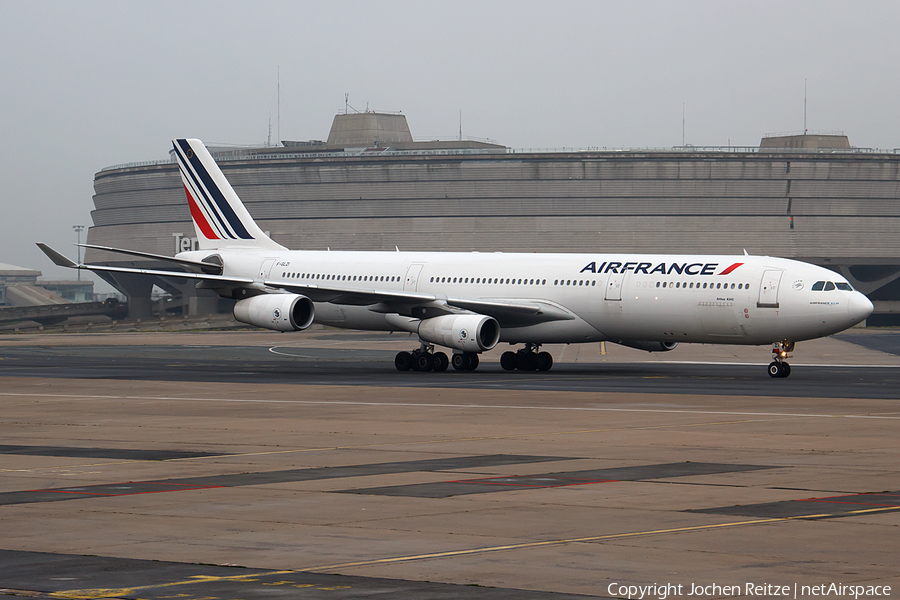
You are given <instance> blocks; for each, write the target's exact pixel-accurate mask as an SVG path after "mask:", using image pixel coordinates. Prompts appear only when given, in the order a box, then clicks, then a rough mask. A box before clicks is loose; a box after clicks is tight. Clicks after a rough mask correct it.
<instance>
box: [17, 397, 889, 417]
mask: <svg viewBox="0 0 900 600" xmlns="http://www.w3.org/2000/svg"><path fill="white" fill-rule="evenodd" d="M0 396H19V397H27V398H93V399H98V400H152V401H160V400H167V401H173V402H235V403H245V404H302V405H336V406H391V407H399V408H462V409H473V408H481V409H487V410H547V411H581V412H624V413H628V412H634V413H661V414H684V415H737V416H750V417H809V418H818V419H833V418H853V419H892V420H900V416H884V415H853V414H850V415H837V414H817V413H808V414H804V413H776V412H738V411H720V410H679V409H662V408H602V407H597V406H520V405H515V404H508V405H505V404H439V403H435V404H429V403H427V402H363V401H359V400H266V399H260V398H188V397H182V396H103V395H96V394H35V393H25V392H0Z"/></svg>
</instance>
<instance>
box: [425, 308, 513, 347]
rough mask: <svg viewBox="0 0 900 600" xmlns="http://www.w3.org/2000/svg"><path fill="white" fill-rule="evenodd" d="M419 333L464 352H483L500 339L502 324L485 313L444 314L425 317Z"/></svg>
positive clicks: (435, 342) (434, 342)
mask: <svg viewBox="0 0 900 600" xmlns="http://www.w3.org/2000/svg"><path fill="white" fill-rule="evenodd" d="M417 333H418V334H419V337H420V338H422V339H423V340H425V341H426V342H431V343H432V344H438V345H440V346H446V347H448V348H455V349H456V350H462V351H463V352H483V351H485V350H490V349H491V348H493V347H494V346H496V345H497V342H499V341H500V324H499V323H497V321H496V320H495V319H494V318H493V317H488V316H485V315H443V316H440V317H431V318H430V319H423V320H422V322H421V323H419V327H418V330H417Z"/></svg>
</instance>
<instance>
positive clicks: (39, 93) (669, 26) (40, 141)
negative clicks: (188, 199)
mask: <svg viewBox="0 0 900 600" xmlns="http://www.w3.org/2000/svg"><path fill="white" fill-rule="evenodd" d="M0 9H2V13H0V14H2V19H0V67H2V68H0V77H2V84H0V85H2V87H0V108H2V110H0V138H2V147H0V148H2V149H0V152H2V154H0V182H2V188H0V189H2V192H0V193H2V200H0V202H2V206H3V216H4V218H3V226H2V229H0V232H2V233H0V262H5V263H11V264H16V265H20V266H25V267H30V268H36V269H39V270H41V271H43V272H44V274H45V276H48V277H65V276H68V275H73V273H72V272H71V271H65V270H63V269H57V268H55V267H53V265H51V264H50V262H49V261H48V260H47V259H46V258H45V257H44V256H43V255H42V254H41V253H40V251H38V250H37V248H36V247H35V246H34V242H36V241H45V242H48V243H50V244H52V245H55V246H56V247H57V248H59V249H60V250H62V251H63V252H65V253H66V254H68V255H70V256H73V257H74V256H75V249H74V248H73V247H72V246H71V244H73V243H74V242H75V233H74V231H73V230H72V225H75V224H83V225H87V226H89V225H91V217H90V211H91V209H92V208H93V204H92V200H91V196H92V194H93V187H92V185H93V176H94V173H96V172H97V171H99V170H100V169H101V168H103V167H105V166H110V165H114V164H119V163H125V162H131V161H142V160H154V159H161V158H166V157H167V156H168V151H169V148H170V147H171V139H172V138H175V137H199V138H200V139H202V140H204V141H205V142H207V143H210V144H212V143H227V144H260V143H264V142H265V141H266V138H267V135H268V127H269V120H270V119H271V121H272V128H273V134H272V135H273V139H275V137H276V135H277V131H276V128H277V122H276V117H277V93H276V86H277V77H278V71H279V68H280V73H281V138H282V139H287V140H307V139H320V140H324V139H325V138H326V137H327V135H328V130H329V128H330V126H331V121H332V118H333V115H334V114H335V113H336V112H339V111H342V110H343V107H344V93H345V92H346V93H349V94H350V104H351V105H352V106H353V107H355V108H356V109H359V110H365V108H366V107H367V106H368V108H369V109H371V110H377V111H402V112H403V113H404V114H405V115H406V117H407V119H408V122H409V126H410V129H411V130H412V134H413V136H414V137H417V138H419V137H431V138H434V137H443V138H453V137H455V136H456V135H458V131H459V118H460V111H462V121H463V134H464V135H467V136H475V137H480V138H491V139H493V140H496V141H498V142H499V143H502V144H505V145H508V146H511V147H515V148H552V147H563V146H565V147H589V146H601V147H604V146H605V147H619V148H621V147H670V146H674V145H680V144H681V142H682V111H684V114H685V120H686V133H685V141H686V142H687V143H689V144H694V145H726V144H728V143H731V144H732V145H757V144H758V143H759V139H760V137H762V135H763V134H765V133H770V132H789V131H799V130H802V128H803V94H804V80H806V81H807V89H808V98H809V100H808V127H809V129H810V130H829V131H835V130H836V131H845V132H846V133H847V135H849V136H850V143H851V144H853V145H854V146H862V147H877V148H894V147H900V122H898V119H897V117H896V113H897V111H898V109H900V75H898V70H897V64H898V56H900V34H898V28H900V3H898V2H896V1H894V0H889V1H882V2H835V1H827V0H816V1H809V2H789V1H786V0H781V1H771V2H753V1H748V0H744V1H742V2H722V1H720V0H716V1H708V2H706V1H705V2H691V1H687V0H681V1H677V2H676V1H658V2H650V1H647V2H644V1H635V0H628V1H623V0H618V1H615V2H603V1H583V2H576V1H569V2H567V1H565V0H556V1H554V2H549V1H542V2H528V1H523V0H515V1H500V0H480V1H477V2H459V1H454V2H449V1H444V2H429V1H423V0H417V1H414V2H388V1H383V2H381V1H373V0H370V1H366V2H351V1H334V0H332V1H327V2H299V1H290V2H279V1H268V2H246V1H241V2H223V1H217V2H211V1H207V2H189V1H183V0H181V1H178V2H164V1H155V2H122V1H116V2H92V1H86V0H80V1H79V2H62V1H57V2H42V1H29V2H11V1H4V0H0ZM82 239H83V238H82Z"/></svg>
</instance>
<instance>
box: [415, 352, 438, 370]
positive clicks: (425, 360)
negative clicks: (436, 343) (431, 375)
mask: <svg viewBox="0 0 900 600" xmlns="http://www.w3.org/2000/svg"><path fill="white" fill-rule="evenodd" d="M413 360H414V362H413V370H414V371H430V370H431V369H433V368H434V355H433V354H429V353H428V352H421V353H419V354H418V355H417V356H415V357H414V359H413Z"/></svg>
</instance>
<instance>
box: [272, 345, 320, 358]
mask: <svg viewBox="0 0 900 600" xmlns="http://www.w3.org/2000/svg"><path fill="white" fill-rule="evenodd" d="M281 347H282V346H272V347H271V348H269V352H271V353H272V354H277V355H278V356H290V357H291V358H321V357H320V356H309V355H308V354H289V353H287V352H279V351H278V350H276V349H275V348H281Z"/></svg>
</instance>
